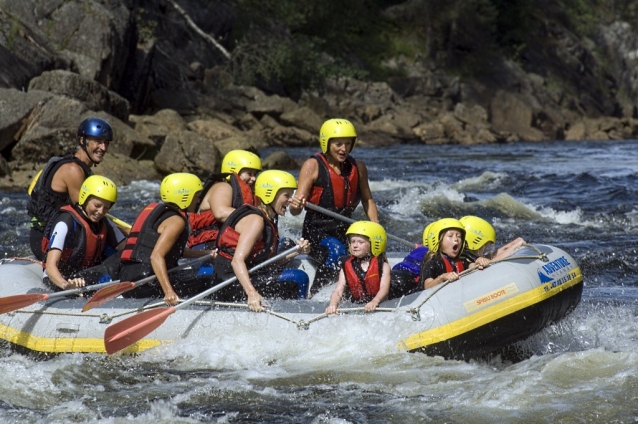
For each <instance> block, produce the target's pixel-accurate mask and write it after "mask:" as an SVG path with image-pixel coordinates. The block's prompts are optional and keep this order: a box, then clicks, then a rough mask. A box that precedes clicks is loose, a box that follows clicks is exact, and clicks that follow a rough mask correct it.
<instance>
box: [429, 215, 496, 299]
mask: <svg viewBox="0 0 638 424" xmlns="http://www.w3.org/2000/svg"><path fill="white" fill-rule="evenodd" d="M431 225H432V226H431V227H430V229H429V232H428V234H427V236H428V237H429V238H428V240H427V242H428V247H429V249H430V250H429V252H428V254H427V255H426V256H425V257H424V258H423V263H422V265H421V284H422V285H423V288H424V289H429V288H430V287H434V286H436V285H437V284H441V283H443V282H444V281H456V280H458V279H459V274H460V273H461V272H463V271H465V270H466V269H468V268H470V267H472V266H478V267H479V269H483V267H486V266H488V265H489V264H490V260H489V259H486V258H478V259H477V260H476V262H470V260H469V259H467V258H465V257H463V256H461V253H462V252H463V248H464V246H465V228H464V227H463V224H462V223H461V222H459V221H458V220H457V219H454V218H444V219H440V220H438V221H436V222H434V223H433V224H431Z"/></svg>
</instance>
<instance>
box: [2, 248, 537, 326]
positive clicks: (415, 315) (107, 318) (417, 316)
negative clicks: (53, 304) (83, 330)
mask: <svg viewBox="0 0 638 424" xmlns="http://www.w3.org/2000/svg"><path fill="white" fill-rule="evenodd" d="M523 246H525V247H529V248H531V249H533V250H535V251H536V252H537V253H538V255H537V256H533V255H529V256H512V257H508V258H504V259H500V260H498V261H494V262H492V263H491V264H490V265H489V266H492V265H494V264H497V263H499V262H505V261H514V260H520V259H538V260H542V261H543V262H547V261H548V259H547V254H545V253H543V252H541V251H540V250H539V249H538V248H536V247H535V246H533V245H528V244H525V245H523ZM14 260H29V261H32V262H36V263H41V262H40V261H37V260H34V259H32V258H7V259H4V258H3V259H0V265H1V264H2V263H4V262H10V261H14ZM475 271H478V267H473V268H470V269H467V270H465V271H463V272H462V273H461V274H460V276H465V275H467V274H470V273H472V272H475ZM449 283H451V281H446V282H444V283H442V284H440V285H439V287H437V289H436V290H435V291H434V292H432V293H431V294H430V295H429V296H428V297H426V298H425V299H424V300H423V302H421V303H420V304H419V305H418V306H416V307H413V308H410V309H407V310H406V312H408V313H410V314H411V316H412V320H413V321H421V313H420V311H421V307H422V306H423V305H424V304H425V303H426V302H427V301H428V300H430V299H431V298H432V296H434V295H435V294H436V293H438V292H439V290H441V289H443V288H444V287H445V286H447V285H448V284H449ZM180 302H183V300H180ZM399 303H400V302H399ZM193 304H194V305H199V306H208V307H210V308H211V309H212V308H213V307H215V306H222V307H230V308H243V309H246V308H247V307H248V305H246V304H245V303H229V302H217V301H214V300H210V301H203V300H202V301H197V302H193ZM164 305H165V303H164V302H163V301H162V302H157V303H153V304H149V305H146V306H143V307H140V308H134V309H129V310H126V311H122V312H119V313H117V314H114V315H108V314H101V315H98V314H86V313H72V312H54V311H42V310H24V309H20V310H17V311H14V312H11V313H10V314H9V315H13V314H16V313H23V314H27V313H30V314H41V315H65V316H82V317H93V318H96V317H97V318H100V323H101V324H110V323H111V322H112V321H113V319H115V318H118V317H121V316H124V315H129V314H134V313H139V312H143V311H146V310H148V309H154V308H157V307H160V306H164ZM364 310H365V308H363V307H356V308H343V309H337V311H338V312H340V313H353V312H355V313H356V312H361V311H364ZM399 310H400V309H399V306H397V307H396V308H376V309H375V310H374V311H373V312H397V311H399ZM264 312H265V313H267V314H270V315H272V316H275V317H277V318H280V319H283V320H284V321H288V322H290V323H292V324H295V325H296V326H297V329H302V330H308V329H309V328H310V324H312V323H313V322H316V321H319V320H321V319H324V318H327V317H328V316H329V315H327V314H325V313H323V314H319V315H317V316H315V317H313V318H311V319H309V320H307V321H306V320H300V321H295V320H294V319H292V318H289V317H287V316H285V315H283V314H280V313H278V312H275V311H273V310H271V309H265V310H264Z"/></svg>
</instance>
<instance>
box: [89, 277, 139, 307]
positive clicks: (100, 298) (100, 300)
mask: <svg viewBox="0 0 638 424" xmlns="http://www.w3.org/2000/svg"><path fill="white" fill-rule="evenodd" d="M134 288H135V283H134V282H132V281H124V282H121V283H117V284H113V285H112V286H108V287H104V288H102V289H100V290H98V291H96V292H95V294H94V295H93V296H91V298H90V299H89V300H88V301H87V302H86V303H85V304H84V308H82V312H86V311H88V310H89V309H92V308H95V307H98V306H100V305H102V304H104V303H106V302H108V301H109V300H112V299H115V298H116V297H118V296H119V295H121V294H122V293H124V292H127V291H129V290H131V289H134Z"/></svg>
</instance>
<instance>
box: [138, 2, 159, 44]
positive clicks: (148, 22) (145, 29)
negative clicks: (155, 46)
mask: <svg viewBox="0 0 638 424" xmlns="http://www.w3.org/2000/svg"><path fill="white" fill-rule="evenodd" d="M134 18H135V22H136V23H137V31H138V34H139V41H140V42H141V43H144V42H146V41H149V40H154V39H155V38H156V37H155V31H156V29H157V21H155V20H154V19H151V18H150V15H149V13H148V12H147V11H146V9H144V8H140V9H139V10H137V11H136V12H135V15H134Z"/></svg>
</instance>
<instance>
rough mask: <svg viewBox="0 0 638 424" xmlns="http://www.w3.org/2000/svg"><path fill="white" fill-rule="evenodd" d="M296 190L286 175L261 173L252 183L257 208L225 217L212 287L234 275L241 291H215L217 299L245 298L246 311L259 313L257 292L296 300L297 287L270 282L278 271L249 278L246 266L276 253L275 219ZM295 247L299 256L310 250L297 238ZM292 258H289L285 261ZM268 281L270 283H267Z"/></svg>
mask: <svg viewBox="0 0 638 424" xmlns="http://www.w3.org/2000/svg"><path fill="white" fill-rule="evenodd" d="M296 188H297V181H296V180H295V177H293V176H292V175H291V174H289V173H288V172H284V171H276V170H269V171H264V172H262V173H261V174H260V175H259V176H258V177H257V180H256V182H255V195H256V196H257V199H258V201H257V206H251V205H242V206H240V207H239V208H237V209H235V211H234V212H233V213H231V214H230V215H229V216H228V218H227V219H226V222H224V225H222V227H221V229H220V230H219V236H218V237H217V248H218V252H219V255H218V256H217V258H216V259H215V266H214V272H213V284H218V283H221V282H222V281H225V280H227V279H229V278H232V277H233V275H235V276H237V280H238V281H239V283H240V284H241V287H242V288H243V291H242V290H237V289H236V286H235V287H233V286H232V285H231V286H228V287H226V288H224V289H222V290H220V291H218V292H217V293H216V294H215V297H216V298H217V299H224V300H239V299H245V298H247V301H248V307H249V309H250V310H251V311H255V312H260V311H261V310H262V308H263V306H265V304H264V303H263V298H262V295H261V294H260V292H262V293H264V294H268V295H272V296H278V297H289V296H290V297H293V298H297V295H298V286H297V285H296V284H295V283H291V285H290V287H287V286H286V287H283V286H284V285H283V284H280V283H278V282H276V283H273V282H272V280H274V279H275V277H276V275H274V272H273V271H275V273H278V272H279V271H280V270H279V269H277V268H274V269H273V268H272V267H271V268H269V269H266V270H265V271H262V272H258V273H256V274H253V275H252V276H249V275H248V268H249V267H252V266H254V265H257V264H259V263H261V262H263V261H265V260H267V259H269V258H271V257H272V256H274V255H275V254H276V253H277V246H278V244H279V233H278V231H277V217H278V216H283V215H284V214H285V213H286V210H287V209H288V205H289V204H290V199H291V198H292V195H293V193H294V190H295V189H296ZM297 244H298V245H299V246H300V247H301V252H302V253H308V252H309V251H310V244H309V242H308V241H307V240H303V239H300V240H299V241H298V242H297ZM291 258H292V256H291V257H289V258H287V259H291ZM269 282H270V283H271V284H268V283H269ZM293 284H294V285H293ZM258 288H259V290H258Z"/></svg>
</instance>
